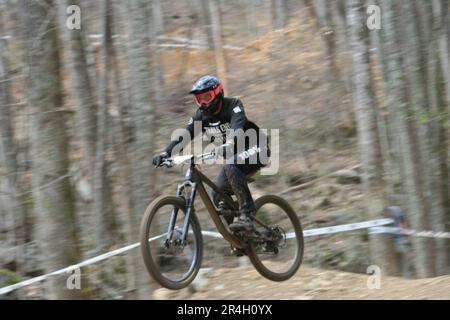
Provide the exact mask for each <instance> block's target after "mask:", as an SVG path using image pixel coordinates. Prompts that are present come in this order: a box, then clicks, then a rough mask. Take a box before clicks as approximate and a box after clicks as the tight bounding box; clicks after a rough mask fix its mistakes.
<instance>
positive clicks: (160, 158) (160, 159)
mask: <svg viewBox="0 0 450 320" xmlns="http://www.w3.org/2000/svg"><path fill="white" fill-rule="evenodd" d="M168 157H169V154H168V153H167V152H161V153H159V154H157V155H155V156H153V164H154V165H155V166H157V167H158V166H160V165H161V163H162V162H163V161H164V159H167V158H168Z"/></svg>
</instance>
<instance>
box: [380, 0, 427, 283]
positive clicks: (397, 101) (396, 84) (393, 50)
mask: <svg viewBox="0 0 450 320" xmlns="http://www.w3.org/2000/svg"><path fill="white" fill-rule="evenodd" d="M381 3H382V6H383V7H382V8H383V12H384V15H383V21H384V24H383V33H384V41H383V42H382V45H383V52H384V54H385V55H386V57H385V58H386V73H385V79H386V81H387V83H388V85H387V89H388V92H387V93H388V98H389V108H390V119H391V121H392V122H391V123H392V125H393V127H394V128H393V130H392V132H391V135H392V137H391V138H392V140H394V141H396V148H398V150H399V157H400V159H399V160H400V161H401V168H400V169H401V170H402V171H403V174H402V183H403V185H404V190H405V194H406V201H405V202H406V205H407V211H408V217H409V218H410V221H411V224H412V226H413V227H414V228H415V229H418V230H426V229H427V226H428V222H427V215H426V212H425V204H424V200H423V192H422V190H421V187H420V179H419V175H418V172H420V167H419V166H418V159H417V157H418V156H419V154H418V152H417V150H418V149H417V148H418V143H419V141H418V140H417V137H416V135H415V134H414V132H413V131H411V122H410V121H411V118H410V117H409V116H408V114H409V113H410V112H411V106H410V103H409V101H408V94H407V84H406V75H405V74H404V65H403V64H404V61H403V59H402V55H401V52H400V50H398V44H399V43H401V40H400V34H399V29H398V23H399V22H398V21H396V17H397V16H396V15H397V13H399V12H400V11H399V7H398V5H399V4H398V3H395V2H394V1H393V0H384V1H382V2H381ZM413 245H414V251H415V266H416V271H417V274H418V275H419V276H420V277H428V276H431V275H433V263H432V262H433V261H432V257H431V250H430V248H429V246H428V245H427V242H426V241H424V240H423V239H420V238H414V239H413Z"/></svg>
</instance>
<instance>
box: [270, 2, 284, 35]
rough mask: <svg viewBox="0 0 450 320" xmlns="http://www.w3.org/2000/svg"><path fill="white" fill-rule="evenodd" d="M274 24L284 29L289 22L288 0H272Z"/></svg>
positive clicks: (274, 26)
mask: <svg viewBox="0 0 450 320" xmlns="http://www.w3.org/2000/svg"><path fill="white" fill-rule="evenodd" d="M271 1H272V3H271V6H272V10H271V12H272V26H273V28H275V29H282V28H284V27H285V26H286V24H287V0H271Z"/></svg>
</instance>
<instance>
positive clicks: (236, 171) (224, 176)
mask: <svg viewBox="0 0 450 320" xmlns="http://www.w3.org/2000/svg"><path fill="white" fill-rule="evenodd" d="M261 167H262V165H260V164H226V165H224V166H223V168H222V170H221V171H220V173H219V175H218V177H217V186H218V187H219V190H220V192H221V193H226V194H229V195H231V194H234V195H235V196H236V198H237V201H238V203H239V209H240V212H241V213H244V214H250V213H254V212H255V210H256V209H255V203H254V202H253V198H252V194H251V193H250V189H249V188H248V181H247V176H249V175H252V174H254V173H256V172H257V171H258V170H259V169H260V168H261ZM217 196H218V195H217V194H214V198H215V199H217ZM216 204H217V203H216Z"/></svg>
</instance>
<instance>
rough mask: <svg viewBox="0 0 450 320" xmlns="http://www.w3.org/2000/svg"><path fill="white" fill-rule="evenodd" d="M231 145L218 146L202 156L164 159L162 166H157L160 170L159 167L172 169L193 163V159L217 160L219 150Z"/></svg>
mask: <svg viewBox="0 0 450 320" xmlns="http://www.w3.org/2000/svg"><path fill="white" fill-rule="evenodd" d="M229 145H230V144H223V145H221V146H218V147H217V148H215V149H214V150H213V151H211V152H208V153H203V154H200V155H197V156H196V155H193V154H189V155H185V156H176V157H172V158H167V159H164V160H163V162H161V164H160V165H159V166H156V168H159V167H167V168H171V167H173V166H174V165H179V164H183V163H191V161H192V159H193V158H195V160H196V161H197V160H208V159H213V158H216V156H217V154H218V152H217V149H219V148H223V147H225V146H229Z"/></svg>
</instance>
